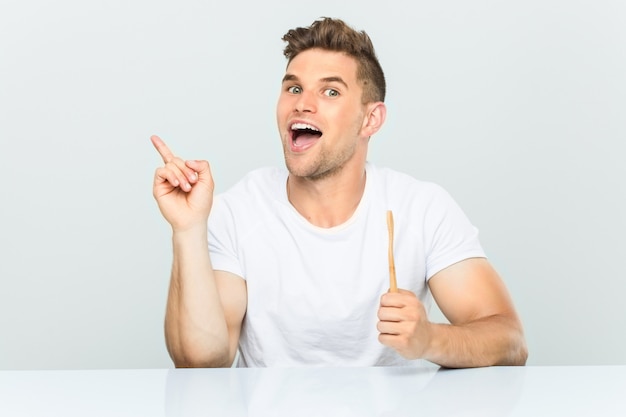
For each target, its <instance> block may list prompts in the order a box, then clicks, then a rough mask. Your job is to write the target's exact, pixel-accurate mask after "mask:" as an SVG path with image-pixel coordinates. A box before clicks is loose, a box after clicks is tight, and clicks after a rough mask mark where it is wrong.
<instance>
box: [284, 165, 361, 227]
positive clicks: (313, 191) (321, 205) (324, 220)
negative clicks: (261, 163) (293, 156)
mask: <svg viewBox="0 0 626 417" xmlns="http://www.w3.org/2000/svg"><path fill="white" fill-rule="evenodd" d="M365 181H366V178H365V167H363V168H362V169H360V170H358V171H356V170H352V171H351V172H350V171H348V172H341V173H337V174H336V175H332V176H330V177H327V178H323V179H310V178H303V177H296V176H294V175H291V174H289V177H288V178H287V198H288V199H289V202H290V203H291V205H292V206H293V207H294V208H295V209H296V210H297V211H298V212H299V213H300V214H301V215H302V216H303V217H304V218H306V219H307V220H308V221H309V222H310V223H311V224H313V225H315V226H318V227H323V228H330V227H335V226H338V225H340V224H342V223H345V222H346V221H347V220H348V219H349V218H350V217H352V215H353V214H354V212H355V211H356V209H357V207H358V206H359V203H360V202H361V197H363V192H364V191H365Z"/></svg>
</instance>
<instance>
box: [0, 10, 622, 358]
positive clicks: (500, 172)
mask: <svg viewBox="0 0 626 417" xmlns="http://www.w3.org/2000/svg"><path fill="white" fill-rule="evenodd" d="M321 16H332V17H340V18H342V19H344V20H345V21H346V22H348V23H349V24H351V25H353V26H355V27H356V28H358V29H363V30H365V31H367V32H368V34H369V35H370V36H371V37H372V39H373V41H374V44H375V46H376V48H377V51H378V55H379V58H380V60H381V63H382V65H383V68H384V69H385V73H386V76H387V82H388V97H387V100H386V102H387V106H388V119H387V122H386V125H385V126H384V127H383V129H382V131H381V132H380V133H378V134H377V135H376V136H375V137H374V138H372V143H371V147H370V160H371V161H372V162H374V163H376V164H377V165H387V166H392V167H395V168H396V169H398V170H400V171H405V172H407V173H410V174H412V175H413V176H415V177H417V178H420V179H424V180H430V181H434V182H437V183H439V184H441V185H442V186H444V187H445V188H446V189H447V190H448V191H449V192H450V193H451V194H452V195H453V196H454V197H455V198H456V199H457V201H458V202H459V203H460V205H461V206H462V207H463V208H464V210H465V211H466V213H467V214H468V216H469V217H470V219H471V220H472V221H473V222H474V224H475V225H476V226H477V227H478V228H479V229H480V231H481V240H482V243H483V246H484V247H485V249H486V251H487V253H488V255H489V257H490V259H491V261H492V263H493V264H494V265H495V266H496V268H497V269H498V270H499V271H500V273H501V275H502V276H503V278H504V279H505V281H506V283H507V285H508V287H509V290H510V292H511V294H512V296H513V299H514V302H515V304H516V305H517V307H518V309H519V312H520V314H521V316H522V319H523V321H524V325H525V329H526V333H527V339H528V343H529V348H530V358H529V361H528V363H529V364H531V365H553V364H626V358H625V355H624V352H626V333H625V332H624V331H623V329H624V328H626V303H624V301H623V298H624V294H625V293H626V282H625V279H624V276H625V273H624V267H623V259H624V254H625V253H626V240H625V239H624V234H625V232H626V222H625V220H624V213H625V212H626V196H625V190H624V185H623V181H624V180H623V179H624V178H626V164H624V163H623V159H624V148H625V145H624V143H625V141H626V117H625V115H626V75H625V74H626V3H625V2H622V1H617V0H616V1H606V0H600V1H598V0H595V1H591V0H588V1H566V0H561V1H555V0H530V1H524V2H502V1H495V0H494V1H462V0H456V1H440V2H435V1H407V2H375V1H364V0H357V1H348V2H341V1H337V0H331V1H327V0H324V1H317V2H312V3H292V2H291V3H290V2H281V1H276V0H271V1H263V2H255V1H229V2H224V1H219V2H217V1H193V0H182V1H177V2H171V1H167V2H166V1H148V0H138V1H121V0H118V1H104V0H100V1H94V0H91V1H87V2H85V1H79V0H60V1H56V2H47V1H43V0H33V1H28V2H23V1H16V0H13V1H11V0H1V2H0V141H1V146H0V183H1V184H2V186H1V188H0V195H1V196H2V203H1V204H0V210H1V211H0V245H1V250H0V369H53V368H70V369H74V368H147V367H171V366H172V364H171V362H170V360H169V357H168V355H167V352H166V349H165V344H164V338H163V316H164V311H165V301H166V295H167V287H168V280H169V272H170V265H171V242H170V230H169V226H168V225H167V224H166V222H165V221H164V220H163V219H162V218H161V216H160V214H159V212H158V209H157V206H156V203H155V202H154V200H153V198H152V194H151V192H152V190H151V185H152V176H153V173H154V169H155V168H156V167H157V166H158V165H159V164H160V159H159V156H158V154H157V153H156V152H155V151H154V149H153V148H152V146H151V144H150V142H149V136H150V135H151V134H159V135H161V136H162V137H163V138H164V139H165V140H166V141H167V143H168V144H169V145H170V146H171V147H172V149H173V150H174V151H175V152H176V153H178V154H179V155H181V156H182V157H184V158H193V159H200V158H202V159H208V160H209V161H210V162H211V164H212V169H213V174H214V176H215V180H216V183H217V190H218V191H223V190H226V189H227V188H228V187H229V186H231V185H232V184H234V183H235V182H236V181H237V180H238V179H239V178H240V177H241V176H242V175H243V174H244V173H246V172H247V171H249V170H251V169H254V168H257V167H260V166H265V165H282V164H283V162H282V154H281V148H280V145H279V138H278V134H277V129H276V126H275V116H274V110H275V103H276V99H277V97H278V92H279V89H280V79H281V77H282V75H283V71H284V68H285V60H284V57H283V56H282V48H283V42H282V41H281V40H280V38H281V36H282V35H283V34H284V33H285V32H286V31H287V30H288V29H290V28H292V27H296V26H303V25H309V24H310V23H311V22H313V20H315V19H317V18H319V17H321ZM433 317H434V318H435V319H437V320H440V319H441V317H440V313H437V312H436V311H435V312H434V313H433Z"/></svg>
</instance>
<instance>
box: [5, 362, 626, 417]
mask: <svg viewBox="0 0 626 417" xmlns="http://www.w3.org/2000/svg"><path fill="white" fill-rule="evenodd" d="M0 416H7V417H8V416H64V417H71V416H81V417H93V416H151V417H158V416H168V417H169V416H220V417H222V416H290V417H300V416H325V417H326V416H341V417H350V416H360V417H364V416H481V417H489V416H498V417H501V416H532V417H540V416H567V417H573V416H626V366H573V367H572V366H561V367H556V366H555V367H539V366H533V367H493V368H481V369H465V370H444V369H437V368H433V367H430V368H416V369H411V368H298V369H280V368H278V369H277V368H275V369H143V370H84V371H0Z"/></svg>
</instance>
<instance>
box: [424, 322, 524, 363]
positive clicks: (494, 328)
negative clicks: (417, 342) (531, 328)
mask: <svg viewBox="0 0 626 417" xmlns="http://www.w3.org/2000/svg"><path fill="white" fill-rule="evenodd" d="M430 333H431V342H430V344H429V347H428V349H427V350H426V352H425V354H424V359H428V360H429V361H431V362H434V363H436V364H438V365H441V366H444V367H449V368H469V367H480V366H492V365H511V366H512V365H524V364H525V363H526V358H527V356H528V352H527V348H526V341H525V339H524V334H523V331H522V328H521V324H520V323H519V321H518V320H517V319H515V318H513V317H509V316H503V315H495V316H489V317H485V318H482V319H479V320H476V321H472V322H469V323H466V324H462V325H451V324H435V323H432V324H431V332H430Z"/></svg>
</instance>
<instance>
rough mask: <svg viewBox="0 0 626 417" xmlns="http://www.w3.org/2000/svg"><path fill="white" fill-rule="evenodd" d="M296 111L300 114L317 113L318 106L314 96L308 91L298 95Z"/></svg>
mask: <svg viewBox="0 0 626 417" xmlns="http://www.w3.org/2000/svg"><path fill="white" fill-rule="evenodd" d="M294 111H296V112H299V113H315V112H316V111H317V105H316V103H315V98H314V96H313V94H311V93H310V92H307V91H303V92H301V93H300V94H298V99H297V100H296V105H295V108H294Z"/></svg>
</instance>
